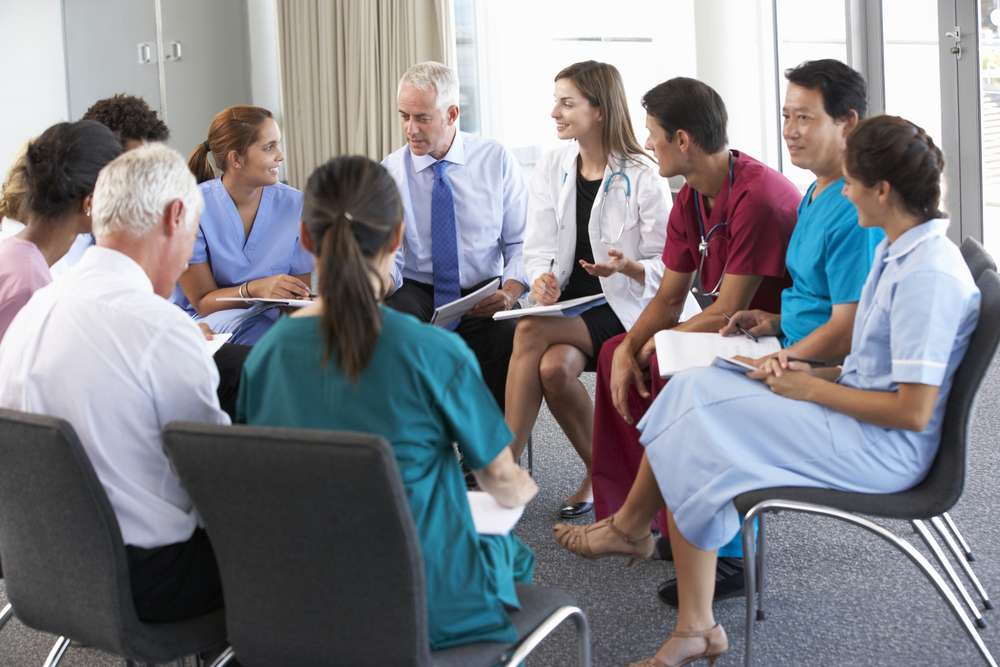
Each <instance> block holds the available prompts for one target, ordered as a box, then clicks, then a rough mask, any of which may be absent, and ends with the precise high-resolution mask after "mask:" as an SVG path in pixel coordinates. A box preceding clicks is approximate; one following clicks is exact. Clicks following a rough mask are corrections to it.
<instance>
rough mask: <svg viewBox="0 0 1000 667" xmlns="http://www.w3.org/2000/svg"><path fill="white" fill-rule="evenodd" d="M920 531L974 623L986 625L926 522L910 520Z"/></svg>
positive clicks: (981, 625)
mask: <svg viewBox="0 0 1000 667" xmlns="http://www.w3.org/2000/svg"><path fill="white" fill-rule="evenodd" d="M912 523H913V524H914V526H915V527H916V529H917V532H918V533H920V537H921V538H922V539H923V540H924V544H926V545H927V547H928V548H929V549H930V550H931V553H932V554H934V558H935V559H937V562H938V564H940V565H941V569H943V570H944V571H945V574H947V575H948V579H949V580H950V581H951V585H952V586H954V587H955V590H956V591H958V594H959V595H960V596H961V598H962V600H963V601H965V605H966V606H967V607H968V608H969V611H970V612H971V613H972V618H974V619H976V625H977V626H979V627H980V628H985V627H986V620H985V619H984V618H983V614H982V612H980V611H979V607H977V606H976V602H975V600H973V599H972V596H971V595H969V591H967V590H966V588H965V586H964V585H963V584H962V580H961V579H959V578H958V573H957V572H955V568H954V567H952V566H951V561H950V560H948V556H947V555H945V553H944V550H943V549H942V548H941V545H940V544H938V541H937V540H935V539H934V535H933V534H932V533H931V531H930V529H929V528H927V524H926V523H924V522H923V521H920V520H914V521H912Z"/></svg>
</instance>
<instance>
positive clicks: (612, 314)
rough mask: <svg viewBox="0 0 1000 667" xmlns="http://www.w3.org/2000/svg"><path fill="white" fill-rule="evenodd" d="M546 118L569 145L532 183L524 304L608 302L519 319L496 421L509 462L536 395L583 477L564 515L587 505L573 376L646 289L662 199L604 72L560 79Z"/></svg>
mask: <svg viewBox="0 0 1000 667" xmlns="http://www.w3.org/2000/svg"><path fill="white" fill-rule="evenodd" d="M552 118H553V119H554V120H555V122H556V132H557V133H558V135H559V138H560V139H564V140H569V141H568V142H567V143H565V144H564V145H562V146H560V147H559V148H556V149H554V150H552V151H551V152H549V153H547V154H546V155H545V156H544V157H543V158H542V159H541V161H539V163H538V164H537V165H536V166H535V170H534V175H533V177H532V181H531V187H530V190H529V197H528V222H527V229H526V232H525V240H524V264H525V273H526V274H527V277H528V281H529V283H530V285H531V292H530V297H529V298H530V300H531V301H532V302H533V304H532V305H551V304H553V303H556V302H558V301H567V300H569V299H575V298H580V297H585V296H589V295H594V294H600V293H603V295H604V297H605V298H606V299H607V303H601V302H600V301H599V302H598V303H601V305H598V306H595V307H592V308H590V309H589V310H586V311H585V312H583V313H581V314H579V315H577V316H574V317H556V318H554V317H524V318H521V319H520V320H519V322H518V326H517V332H516V334H515V336H514V351H513V354H512V355H511V360H510V368H509V371H508V374H507V389H506V401H505V402H506V414H505V416H506V419H507V424H508V425H509V426H510V428H511V430H512V431H513V432H514V442H513V444H512V448H513V450H514V454H515V456H518V455H520V453H521V450H522V449H523V448H524V446H525V444H526V442H527V440H528V436H529V435H530V433H531V429H532V427H533V426H534V423H535V419H536V418H537V417H538V411H539V409H540V407H541V401H542V398H543V397H544V398H545V402H546V404H547V405H548V407H549V410H550V411H551V412H552V414H553V416H554V417H555V418H556V421H557V422H558V423H559V425H560V426H561V427H562V429H563V431H564V432H565V433H566V436H567V437H568V438H569V441H570V443H571V444H572V445H573V447H574V449H576V451H577V453H578V454H579V455H580V458H581V460H582V461H583V463H584V465H585V466H586V469H587V475H586V477H585V478H584V480H583V481H582V482H581V484H580V487H579V488H578V489H577V491H576V493H574V494H573V495H572V496H570V497H569V498H568V499H567V500H566V503H565V506H564V507H563V508H562V509H561V510H560V515H561V516H562V517H564V518H572V517H578V516H583V515H585V514H587V513H588V512H590V510H591V509H592V508H593V502H592V500H593V493H592V491H591V483H590V449H591V438H592V431H593V419H594V407H593V403H592V402H591V400H590V395H589V394H588V392H587V390H586V389H585V388H584V386H583V385H582V384H581V383H580V380H579V376H580V373H581V372H583V371H584V370H585V369H587V368H588V366H590V367H591V368H592V367H593V364H594V363H595V362H596V359H597V355H598V353H599V352H600V349H601V345H602V344H603V343H604V341H606V340H607V339H609V338H611V337H613V336H616V335H618V334H621V333H624V332H625V331H626V330H628V328H629V327H631V326H632V324H633V323H634V322H635V320H636V319H637V318H638V317H639V313H640V312H641V311H642V308H643V306H645V304H646V302H647V301H648V300H649V299H650V298H651V297H652V296H653V295H654V294H655V293H656V290H657V287H658V286H659V284H660V279H661V277H662V276H663V262H662V260H661V258H660V256H661V253H662V252H663V244H664V242H665V240H666V226H667V215H668V213H669V211H670V196H669V190H668V189H667V187H666V182H665V181H663V180H661V179H660V177H659V174H658V171H657V168H656V166H655V165H654V164H653V162H652V160H650V158H649V157H648V156H647V155H646V154H645V153H644V152H643V150H642V148H641V147H640V146H639V142H638V141H637V140H636V138H635V133H634V132H633V130H632V121H631V118H630V117H629V113H628V105H627V103H626V99H625V89H624V87H623V86H622V80H621V75H619V73H618V70H617V69H615V68H614V67H613V66H612V65H608V64H605V63H599V62H595V61H592V60H590V61H586V62H581V63H576V64H573V65H570V66H569V67H567V68H566V69H564V70H562V71H561V72H559V74H558V75H556V78H555V104H554V107H553V109H552Z"/></svg>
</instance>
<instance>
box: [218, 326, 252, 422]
mask: <svg viewBox="0 0 1000 667" xmlns="http://www.w3.org/2000/svg"><path fill="white" fill-rule="evenodd" d="M251 349H253V348H251V347H250V346H249V345H236V344H234V343H224V344H223V346H222V347H220V348H219V349H218V350H217V351H216V352H215V357H214V359H215V366H216V368H218V369H219V388H218V389H217V390H216V394H218V396H219V407H221V408H222V410H223V411H224V412H225V413H226V414H228V415H229V418H230V419H231V420H233V422H235V421H236V397H237V396H238V395H239V393H240V376H241V375H242V374H243V363H244V362H245V361H246V360H247V355H248V354H250V350H251Z"/></svg>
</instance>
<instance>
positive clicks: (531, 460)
mask: <svg viewBox="0 0 1000 667" xmlns="http://www.w3.org/2000/svg"><path fill="white" fill-rule="evenodd" d="M528 474H529V475H531V476H532V477H534V476H535V443H534V441H533V439H532V437H531V434H528Z"/></svg>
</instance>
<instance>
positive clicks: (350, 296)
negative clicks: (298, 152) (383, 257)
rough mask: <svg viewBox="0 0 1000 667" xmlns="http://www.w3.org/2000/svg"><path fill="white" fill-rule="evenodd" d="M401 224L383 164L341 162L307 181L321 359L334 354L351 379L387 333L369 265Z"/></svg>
mask: <svg viewBox="0 0 1000 667" xmlns="http://www.w3.org/2000/svg"><path fill="white" fill-rule="evenodd" d="M402 221H403V203H402V200H401V199H400V196H399V189H398V188H397V187H396V182H395V181H394V180H393V179H392V176H390V175H389V172H388V171H386V169H385V167H383V166H382V165H380V164H379V163H378V162H374V161H372V160H370V159H368V158H366V157H361V156H357V155H351V156H342V157H337V158H334V159H332V160H330V161H329V162H327V163H326V164H323V165H321V166H319V167H317V168H316V170H315V171H313V173H312V174H311V175H310V176H309V180H308V182H307V183H306V189H305V203H304V205H303V210H302V222H303V224H304V225H305V227H306V231H307V232H308V233H309V237H310V239H311V240H312V242H313V245H314V247H315V249H316V255H317V257H318V264H319V276H320V282H319V293H320V297H321V298H322V299H323V305H324V309H323V317H322V319H321V326H322V329H323V334H324V338H325V340H326V351H325V355H324V359H326V360H328V359H329V358H330V357H333V356H335V357H336V359H337V361H338V362H339V364H340V368H341V369H342V370H343V371H344V373H346V374H347V376H348V377H350V378H351V379H352V380H357V378H358V377H359V376H360V375H361V373H362V371H364V369H365V368H366V367H367V366H368V363H369V361H371V357H372V354H374V352H375V345H376V343H377V341H378V335H379V332H380V331H381V329H382V315H381V313H380V311H379V308H378V301H379V297H380V296H381V295H378V294H376V293H375V291H374V290H373V289H372V281H371V277H372V275H373V272H374V268H373V267H372V260H373V259H374V258H376V257H378V256H379V255H380V253H382V252H383V251H386V250H387V246H388V245H389V243H390V242H391V238H392V235H393V233H394V232H395V231H396V230H397V229H398V228H399V226H400V224H402ZM385 291H386V289H385V288H384V287H383V289H382V292H383V293H384V292H385Z"/></svg>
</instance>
